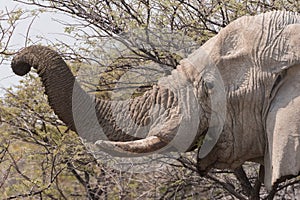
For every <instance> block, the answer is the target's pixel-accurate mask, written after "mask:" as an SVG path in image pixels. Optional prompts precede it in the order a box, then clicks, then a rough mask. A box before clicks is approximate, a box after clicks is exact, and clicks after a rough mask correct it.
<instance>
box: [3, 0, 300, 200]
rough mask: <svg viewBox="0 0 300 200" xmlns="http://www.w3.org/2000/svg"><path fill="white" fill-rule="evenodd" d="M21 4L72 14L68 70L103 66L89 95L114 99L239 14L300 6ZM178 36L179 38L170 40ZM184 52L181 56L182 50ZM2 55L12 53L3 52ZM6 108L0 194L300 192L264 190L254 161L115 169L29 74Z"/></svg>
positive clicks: (89, 84)
mask: <svg viewBox="0 0 300 200" xmlns="http://www.w3.org/2000/svg"><path fill="white" fill-rule="evenodd" d="M16 1H18V2H22V3H25V4H29V5H35V6H39V7H40V8H44V9H48V10H50V11H57V12H62V13H65V14H68V15H71V16H73V17H74V18H75V20H76V21H75V22H74V23H69V22H64V21H61V23H64V24H65V25H66V29H65V31H66V33H67V34H70V35H72V36H73V37H75V38H77V39H78V41H79V43H78V44H75V45H73V46H70V45H67V44H66V43H64V42H63V41H59V43H57V44H55V45H56V47H57V48H58V49H60V50H61V53H62V55H63V56H64V57H65V59H66V60H68V61H69V63H70V64H71V65H72V67H73V71H74V73H76V72H78V71H79V67H82V68H84V67H86V66H87V64H89V65H91V66H93V67H95V66H96V67H99V68H101V67H103V68H105V70H104V72H103V70H102V73H101V74H97V75H98V79H100V81H98V80H97V78H95V80H94V79H89V78H88V77H86V78H85V79H83V81H82V83H83V86H84V87H85V88H86V89H87V90H89V91H90V92H92V93H96V94H97V95H99V96H100V97H103V96H105V98H111V96H110V95H108V96H107V92H108V91H109V92H111V91H112V90H114V89H113V88H115V85H116V83H118V82H119V80H120V77H122V75H123V74H124V73H126V72H127V71H132V69H135V68H136V67H137V68H139V67H144V66H145V65H153V64H158V65H159V67H160V69H163V70H161V71H162V72H163V74H168V73H170V70H171V69H173V68H175V67H176V65H177V64H178V62H179V60H180V59H181V58H182V57H183V56H184V55H186V54H188V53H190V52H191V51H192V50H193V49H194V48H197V47H198V46H200V45H201V44H203V43H204V42H205V41H207V40H208V39H209V38H210V37H212V36H213V35H215V34H217V33H218V31H219V30H220V29H221V28H222V27H225V26H226V25H227V24H228V23H230V22H231V21H232V20H234V19H236V18H238V17H240V16H242V15H245V14H249V15H254V14H257V13H261V12H265V11H268V10H275V9H286V10H291V11H296V12H299V10H300V7H299V3H298V2H297V1H296V2H290V1H284V0H282V1H256V2H251V1H250V2H249V1H245V2H243V1H230V0H224V1H214V0H210V1H196V0H195V1H185V0H168V1H156V0H145V1H125V0H120V1H110V0H104V1H91V0H90V1H81V0H72V1H71V0H63V1H58V0H57V1H56V0H44V1H37V0H16ZM12 27H14V26H12ZM3 30H7V29H3ZM2 32H3V35H2V36H3V38H4V37H6V38H7V32H5V31H2ZM161 32H163V33H161ZM172 35H177V37H176V38H172ZM178 36H187V37H182V38H183V41H182V42H186V43H187V44H188V45H186V46H185V45H182V46H180V45H179V46H180V47H178V43H179V42H178V41H176V42H174V41H173V42H172V40H173V39H178V38H180V37H178ZM170 38H171V39H170ZM186 38H188V40H186ZM2 41H3V40H2ZM106 41H114V44H115V46H116V48H115V49H109V51H107V46H105V45H104V46H103V45H99V42H102V44H105V42H106ZM78 46H80V48H78ZM170 49H175V50H173V51H171V50H170ZM179 50H183V51H184V54H178V51H179ZM2 52H9V51H8V49H7V48H5V51H2ZM2 54H3V53H2ZM5 54H7V53H5ZM103 55H105V59H103V57H102V56H103ZM83 66H84V67H83ZM83 70H84V69H83ZM154 83H155V81H150V82H148V83H147V84H144V85H142V86H139V88H142V90H140V91H138V92H139V93H142V92H143V91H144V89H148V88H149V86H151V85H152V84H154ZM127 86H128V85H127ZM25 88H26V89H25ZM32 97H34V98H32ZM0 103H1V104H0V111H1V115H0V116H1V118H2V126H1V135H3V136H2V138H1V140H2V141H1V151H0V153H1V157H0V158H1V163H0V164H1V166H2V169H4V170H3V171H4V172H3V178H2V180H1V184H0V189H1V190H2V192H3V194H5V195H6V196H5V198H7V199H16V198H24V197H32V196H40V197H41V198H43V197H47V198H53V199H60V198H64V199H70V198H74V199H76V198H89V199H135V198H153V199H170V198H176V199H188V198H192V199H195V198H196V199H199V198H201V197H204V198H210V199H212V198H213V199H221V198H226V197H227V198H228V197H232V198H233V197H235V198H238V199H246V198H247V197H250V198H253V199H255V198H259V197H261V198H269V199H272V198H273V197H274V196H275V195H277V197H283V196H285V197H288V196H291V197H292V196H294V197H295V196H296V195H297V194H296V193H295V188H298V187H299V185H298V184H297V183H298V180H297V179H292V180H290V181H289V182H284V183H282V184H280V185H278V186H277V187H276V188H274V190H273V191H271V192H270V193H268V192H266V191H265V190H264V188H261V182H260V180H259V176H258V174H259V172H258V171H259V166H257V165H255V164H253V163H248V164H247V165H245V166H244V168H239V169H237V170H235V171H219V170H213V171H211V172H210V173H209V174H208V175H206V176H205V177H201V176H200V173H199V171H198V169H197V160H195V159H193V158H192V156H191V157H189V156H188V155H183V156H182V157H180V158H179V159H178V162H177V163H175V164H174V163H172V165H166V166H165V168H164V169H159V170H157V171H154V172H149V173H144V174H132V173H126V172H120V171H117V170H115V169H112V168H110V167H108V166H106V165H105V163H101V161H99V160H96V159H94V157H93V156H92V155H91V154H89V152H88V151H87V150H86V148H85V147H84V146H83V145H82V143H81V140H80V139H79V138H78V137H77V136H76V134H75V133H72V132H71V131H69V130H68V129H67V128H66V127H65V126H64V125H63V124H62V122H61V121H60V120H58V119H57V118H56V116H55V115H54V113H53V112H52V111H51V109H50V108H49V106H48V104H47V100H46V97H45V96H44V95H43V89H42V87H41V84H40V83H39V82H38V80H37V78H36V77H35V76H33V75H30V77H27V79H26V80H25V81H24V82H23V83H22V86H18V87H17V88H15V89H9V90H7V93H6V96H5V97H4V98H2V100H1V102H0ZM244 169H245V170H244ZM145 176H146V178H145ZM279 190H280V192H278V191H279Z"/></svg>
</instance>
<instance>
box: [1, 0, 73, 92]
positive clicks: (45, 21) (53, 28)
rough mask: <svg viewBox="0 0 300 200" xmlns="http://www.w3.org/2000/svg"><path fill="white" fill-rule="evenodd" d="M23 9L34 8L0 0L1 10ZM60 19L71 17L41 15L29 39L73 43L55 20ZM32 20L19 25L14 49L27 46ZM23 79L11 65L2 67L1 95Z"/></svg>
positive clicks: (7, 0) (8, 0)
mask: <svg viewBox="0 0 300 200" xmlns="http://www.w3.org/2000/svg"><path fill="white" fill-rule="evenodd" d="M16 7H17V8H22V9H33V7H30V6H26V5H24V4H20V3H16V2H13V1H12V0H0V10H5V9H8V10H12V9H13V8H16ZM55 18H56V19H59V20H62V21H67V20H70V17H68V16H65V15H61V14H60V15H59V14H54V13H43V14H41V15H39V16H38V17H37V18H36V19H35V21H34V23H33V24H32V26H31V29H30V32H29V38H30V39H31V40H33V41H34V42H39V43H46V41H41V40H40V38H39V37H38V36H43V37H45V38H47V39H48V40H50V41H52V42H55V41H56V40H57V39H58V40H63V41H64V42H66V43H73V42H74V41H72V39H71V38H70V37H67V36H66V35H63V34H64V27H63V25H61V24H60V23H58V22H57V21H55V20H54V19H55ZM31 20H32V18H31V19H28V20H25V21H23V22H22V24H18V26H17V29H16V31H15V34H14V36H13V38H12V41H11V43H10V45H11V46H13V48H14V49H20V48H23V47H24V45H25V35H26V31H27V29H28V26H29V24H30V22H31ZM20 79H21V77H19V76H16V75H15V74H14V73H13V72H12V70H11V68H10V63H4V64H1V65H0V95H1V94H3V89H1V88H7V87H9V86H12V85H16V84H18V81H19V80H20Z"/></svg>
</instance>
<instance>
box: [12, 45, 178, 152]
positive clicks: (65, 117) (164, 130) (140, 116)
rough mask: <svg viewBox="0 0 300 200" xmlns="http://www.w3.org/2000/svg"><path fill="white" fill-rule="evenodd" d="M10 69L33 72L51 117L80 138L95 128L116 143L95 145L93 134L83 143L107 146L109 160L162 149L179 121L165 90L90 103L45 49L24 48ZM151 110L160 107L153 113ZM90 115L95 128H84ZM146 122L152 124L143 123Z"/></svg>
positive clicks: (58, 58)
mask: <svg viewBox="0 0 300 200" xmlns="http://www.w3.org/2000/svg"><path fill="white" fill-rule="evenodd" d="M11 66H12V69H13V71H14V73H16V74H17V75H20V76H23V75H25V74H27V73H28V72H29V71H30V69H31V67H33V68H35V69H36V70H37V73H38V74H39V76H40V77H41V80H42V83H43V85H44V87H45V93H46V95H47V96H48V101H49V104H50V106H51V107H52V108H53V110H54V112H55V113H56V114H57V116H58V117H59V118H60V119H61V120H62V121H63V122H64V123H65V124H66V125H67V126H68V127H69V128H70V129H71V130H73V131H76V132H77V133H78V134H79V135H80V136H81V137H83V138H85V135H84V134H88V135H93V134H90V133H91V132H92V131H94V130H95V131H99V130H97V129H101V131H103V132H104V133H105V135H106V137H107V138H108V139H109V140H113V141H116V142H110V141H105V142H101V141H99V137H98V136H99V135H97V134H94V135H93V136H92V138H89V139H90V141H93V142H96V145H97V146H98V147H99V148H101V149H104V150H107V148H108V147H111V148H110V149H109V150H108V151H110V150H111V152H113V154H114V155H122V156H123V155H124V152H125V154H127V153H134V154H136V153H149V152H153V151H156V150H158V149H160V148H162V147H164V146H166V145H167V144H168V142H170V141H171V140H172V138H173V137H174V133H175V132H176V131H177V130H178V127H179V124H180V120H181V119H182V117H181V116H180V112H181V111H180V108H178V106H177V102H176V101H175V98H174V96H173V95H172V92H170V91H169V90H167V89H163V90H162V89H159V88H156V89H153V90H152V91H150V92H147V93H146V94H145V95H143V96H141V97H140V98H135V99H133V100H130V101H124V102H122V101H120V102H111V101H102V100H99V99H94V98H93V97H91V96H90V95H88V94H87V93H86V92H85V91H84V90H83V89H82V88H81V87H80V86H79V83H78V82H77V81H76V79H75V77H74V75H73V74H72V72H71V70H70V69H69V67H68V66H67V64H66V63H65V61H64V60H63V59H62V57H61V56H60V55H59V54H58V53H57V52H55V51H53V50H51V49H50V48H48V47H43V46H30V47H27V48H25V49H23V50H21V51H20V52H19V53H18V54H17V55H16V56H15V57H14V59H13V61H12V64H11ZM74 94H75V95H74ZM74 98H75V101H74ZM74 102H75V103H74ZM157 105H162V106H161V108H160V109H156V108H155V107H157ZM114 112H115V113H114ZM151 112H152V114H151ZM74 113H75V114H74ZM92 115H94V116H96V119H97V120H96V121H97V124H98V126H97V127H96V128H95V127H94V128H90V124H91V122H90V121H91V120H90V117H91V116H92ZM76 116H77V117H76ZM78 116H79V117H78ZM150 116H152V117H150ZM150 118H152V119H151V120H152V121H153V123H152V124H149V119H150ZM151 120H150V121H151ZM78 123H79V124H80V126H78ZM99 125H100V126H99ZM86 128H87V129H89V130H86ZM125 129H126V130H125ZM124 130H125V131H124ZM80 133H83V135H82V134H80ZM140 133H142V134H140ZM145 133H146V134H145ZM141 136H142V137H141ZM96 137H98V139H97V138H96ZM107 138H104V140H105V139H107ZM85 139H86V138H85ZM100 140H103V138H100ZM101 146H103V148H102V147H101ZM113 147H116V149H114V148H113Z"/></svg>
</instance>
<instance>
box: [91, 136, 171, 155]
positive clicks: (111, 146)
mask: <svg viewBox="0 0 300 200" xmlns="http://www.w3.org/2000/svg"><path fill="white" fill-rule="evenodd" d="M95 144H96V146H97V147H98V148H100V149H101V150H102V151H105V152H106V153H109V154H110V155H112V156H117V157H133V156H135V157H138V156H145V154H149V153H154V152H155V151H157V150H159V149H162V148H163V147H165V146H166V145H167V143H166V142H163V141H162V140H161V139H159V138H158V137H157V136H150V137H147V138H145V139H140V140H135V141H128V142H114V141H106V140H99V141H97V142H96V143H95Z"/></svg>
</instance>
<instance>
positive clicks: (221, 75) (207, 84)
mask: <svg viewBox="0 0 300 200" xmlns="http://www.w3.org/2000/svg"><path fill="white" fill-rule="evenodd" d="M299 33H300V16H299V15H298V14H297V13H293V12H286V11H272V12H267V13H262V14H259V15H256V16H243V17H241V18H238V19H237V20H235V21H233V22H231V23H230V24H229V25H227V26H226V27H225V28H223V29H222V30H220V32H219V33H218V34H217V35H216V36H214V37H212V38H211V39H209V40H208V41H207V42H206V43H204V44H203V45H202V46H201V47H200V48H199V49H198V50H196V51H195V52H193V53H192V54H191V55H189V56H188V57H187V58H185V59H183V60H182V61H181V62H180V64H179V65H178V66H177V68H176V69H174V70H173V71H172V73H171V74H170V75H168V76H166V77H163V78H162V79H161V80H159V81H158V83H157V84H156V85H155V86H153V88H152V89H150V90H149V91H147V92H145V93H144V94H143V95H142V96H139V97H136V98H133V99H130V100H128V101H108V100H106V101H104V100H100V99H97V98H94V97H91V96H90V95H88V94H87V93H86V92H85V91H84V90H83V89H82V88H81V87H80V85H79V83H78V82H77V80H76V78H75V77H74V75H73V74H72V72H71V70H70V69H69V68H68V66H67V64H66V63H65V61H64V60H63V59H62V57H61V56H60V55H59V54H58V53H57V52H56V51H54V50H52V49H51V48H49V47H45V46H39V45H34V46H29V47H26V48H24V49H22V50H20V51H19V52H18V53H17V55H16V56H15V57H14V58H13V60H12V63H11V66H12V69H13V71H14V73H16V74H17V75H20V76H23V75H25V74H27V73H28V72H29V71H30V69H31V67H33V68H35V69H36V70H37V73H38V75H39V76H40V78H41V81H42V83H43V85H44V87H45V94H46V95H47V96H48V101H49V104H50V106H51V107H52V108H53V110H54V112H55V113H56V114H57V116H58V117H59V118H60V119H61V120H62V121H63V122H64V123H65V124H66V125H67V126H68V127H69V128H70V129H71V130H73V131H76V132H78V133H79V132H80V134H79V135H82V136H83V137H84V134H86V135H89V136H87V139H88V140H89V141H93V142H95V144H96V145H97V146H98V147H99V148H100V149H101V148H103V149H104V150H105V149H112V152H113V153H114V154H115V155H117V156H126V155H127V156H131V155H133V156H134V155H139V154H142V155H147V154H151V153H153V152H161V153H163V152H168V151H181V152H188V151H192V150H194V149H198V150H199V163H198V164H199V169H201V170H202V171H203V172H207V171H208V170H209V169H211V168H220V169H224V168H227V169H235V168H237V167H239V166H241V165H242V164H243V163H245V162H246V161H253V162H257V163H260V164H262V165H263V166H264V184H265V186H266V187H267V188H271V187H272V185H273V184H274V183H276V182H277V181H278V180H279V179H280V178H282V177H285V176H289V175H294V176H295V175H298V173H299V171H300V34H299ZM74 94H75V95H74ZM91 110H93V111H92V112H90V111H91ZM74 113H79V115H78V116H77V117H76V116H75V115H76V114H74ZM92 116H96V122H97V123H98V124H99V126H98V127H101V129H102V131H103V132H104V134H105V137H106V138H105V137H104V138H102V139H101V138H100V139H99V138H97V134H93V131H95V132H97V131H98V130H97V127H96V128H95V127H94V128H93V127H91V122H90V120H89V119H90V117H92ZM121 123H125V126H122V125H120V124H121ZM78 124H80V125H78ZM143 127H145V128H144V129H143ZM141 129H143V131H144V132H146V134H145V135H143V136H141V134H139V131H140V130H141ZM190 134H192V136H190ZM208 135H209V137H208ZM203 138H204V140H203ZM207 138H208V139H207ZM209 138H210V139H211V138H213V140H210V139H209ZM106 139H108V140H106ZM185 140H188V141H187V142H185ZM199 141H202V142H199ZM211 141H213V142H211ZM170 143H172V145H169V144H170ZM178 144H179V145H178ZM181 144H182V145H183V147H182V145H181ZM204 146H205V148H203V147H204Z"/></svg>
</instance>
